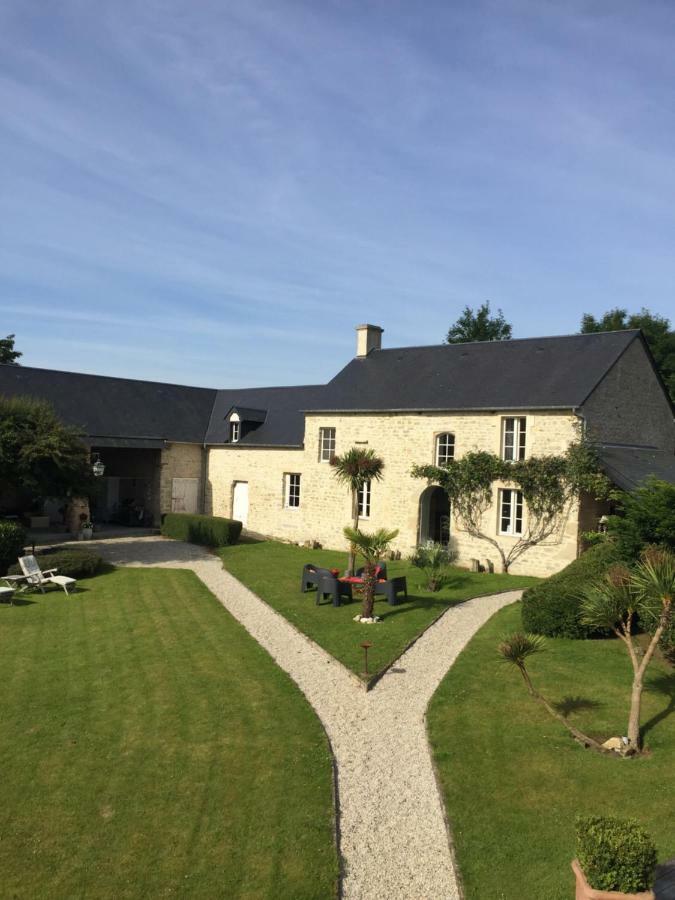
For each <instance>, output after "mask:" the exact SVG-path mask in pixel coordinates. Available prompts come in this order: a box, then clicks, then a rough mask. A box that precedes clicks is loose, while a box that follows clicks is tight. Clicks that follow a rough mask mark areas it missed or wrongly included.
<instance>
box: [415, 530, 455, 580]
mask: <svg viewBox="0 0 675 900" xmlns="http://www.w3.org/2000/svg"><path fill="white" fill-rule="evenodd" d="M455 559H457V553H456V552H455V551H454V550H451V549H450V548H449V547H446V546H445V545H444V544H435V543H433V542H431V541H430V542H429V543H426V544H420V545H419V547H416V548H415V552H414V553H413V555H412V556H411V557H410V562H411V563H412V564H413V565H414V566H417V568H418V569H422V571H423V572H424V575H425V576H426V588H427V590H429V591H440V589H441V588H442V587H443V585H444V584H445V583H446V581H447V580H448V575H449V573H450V566H451V565H452V563H453V562H454V561H455Z"/></svg>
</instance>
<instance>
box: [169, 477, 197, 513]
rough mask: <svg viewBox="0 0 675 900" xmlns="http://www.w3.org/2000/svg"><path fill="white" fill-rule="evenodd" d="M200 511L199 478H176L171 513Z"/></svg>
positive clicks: (172, 487)
mask: <svg viewBox="0 0 675 900" xmlns="http://www.w3.org/2000/svg"><path fill="white" fill-rule="evenodd" d="M198 509H199V478H174V479H173V481H172V483H171V512H182V513H196V512H197V511H198Z"/></svg>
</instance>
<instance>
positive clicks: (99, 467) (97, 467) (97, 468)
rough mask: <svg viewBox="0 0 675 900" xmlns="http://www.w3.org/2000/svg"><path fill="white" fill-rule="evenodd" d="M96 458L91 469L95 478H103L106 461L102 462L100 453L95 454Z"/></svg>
mask: <svg viewBox="0 0 675 900" xmlns="http://www.w3.org/2000/svg"><path fill="white" fill-rule="evenodd" d="M95 456H96V459H95V460H94V462H93V464H92V467H91V471H92V472H93V473H94V478H101V476H102V475H103V473H104V472H105V463H102V462H101V457H100V456H99V455H98V453H96V454H95Z"/></svg>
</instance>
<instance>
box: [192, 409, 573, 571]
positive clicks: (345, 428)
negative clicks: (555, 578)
mask: <svg viewBox="0 0 675 900" xmlns="http://www.w3.org/2000/svg"><path fill="white" fill-rule="evenodd" d="M505 415H524V416H525V417H526V419H527V452H528V454H536V455H541V454H545V453H559V452H562V451H564V450H565V448H566V447H567V446H568V445H569V443H570V442H571V441H573V440H574V439H575V437H576V436H577V418H576V417H575V416H574V415H572V413H571V411H570V413H567V414H565V413H562V414H561V413H559V412H556V413H553V412H546V411H542V412H537V413H527V412H524V411H522V412H519V411H518V410H514V411H513V412H509V413H507V414H503V413H491V412H485V413H480V412H478V413H468V414H429V413H425V414H421V415H417V414H400V413H381V414H369V415H361V414H351V415H338V414H316V415H312V414H308V415H307V416H306V420H305V443H304V447H303V448H302V449H298V450H282V449H271V448H269V449H266V448H252V447H218V448H211V449H210V450H209V456H208V470H207V489H206V495H207V511H208V512H211V513H213V514H214V515H221V516H226V517H230V516H231V515H232V502H233V485H234V482H235V481H246V482H248V491H249V513H248V522H247V527H248V528H249V529H250V530H251V531H257V532H260V533H262V534H266V535H269V536H273V537H277V538H281V539H282V540H290V541H299V542H304V541H306V540H317V541H319V542H321V543H322V544H323V545H324V546H326V547H342V546H344V537H343V535H342V528H343V526H344V525H346V524H348V523H350V521H351V499H350V495H349V492H348V490H347V489H346V488H345V487H344V486H343V485H341V484H339V483H338V481H337V480H336V478H335V476H334V474H333V470H332V469H331V467H330V465H329V464H328V463H327V462H321V461H320V460H319V431H320V429H321V428H322V427H331V428H335V430H336V453H338V454H339V453H341V452H343V451H344V450H346V449H349V448H350V447H352V446H362V447H368V448H372V449H373V450H375V452H376V453H377V454H378V456H381V457H382V459H383V460H384V464H385V467H384V477H383V479H382V481H381V482H377V483H374V484H373V485H372V488H371V512H370V517H369V518H368V520H362V521H363V526H364V527H365V528H368V529H376V528H381V527H387V528H398V529H399V535H398V538H397V539H396V541H395V544H394V546H395V548H396V549H398V550H400V551H401V553H403V554H409V553H410V552H411V551H412V550H413V548H414V547H415V545H416V544H417V542H418V536H419V529H420V499H421V496H422V494H423V493H424V491H425V490H426V488H427V485H426V484H425V482H424V481H421V480H420V479H417V478H413V477H412V476H411V474H410V470H411V467H412V466H413V465H414V464H415V463H422V464H424V463H431V462H433V461H434V452H435V438H436V435H438V434H440V433H444V432H450V433H452V434H454V435H455V455H456V456H461V455H462V454H463V453H466V452H467V451H469V450H477V449H486V450H491V451H493V452H495V453H499V452H500V447H501V439H502V438H501V435H502V422H503V418H504V416H505ZM291 473H297V474H299V475H300V476H301V495H300V506H299V507H297V508H288V507H287V506H286V505H285V490H284V485H285V476H286V475H288V474H291ZM500 487H501V485H496V486H495V505H494V507H493V509H491V510H490V511H489V512H488V514H487V516H486V518H487V520H488V521H486V523H485V528H486V532H487V533H489V534H493V535H495V537H496V536H497V525H498V523H497V503H496V500H497V496H496V495H497V491H498V490H499V488H500ZM577 532H578V528H577V510H576V508H575V509H573V510H571V512H570V515H569V517H568V519H567V521H566V523H565V527H564V529H563V533H562V534H561V535H559V536H556V539H555V540H554V539H551V541H549V542H548V543H547V544H546V545H540V546H538V547H535V548H532V549H531V550H529V551H528V552H527V554H526V555H525V556H523V557H522V558H521V559H520V560H519V561H518V562H517V563H515V564H514V565H513V567H512V571H513V572H527V573H531V574H541V575H545V574H550V573H551V572H554V571H557V570H559V569H560V568H562V567H563V566H564V565H566V564H567V563H568V562H570V561H571V560H572V559H574V558H575V557H576V555H577ZM451 533H452V538H453V542H454V543H455V545H456V547H457V550H458V553H459V562H460V563H461V564H464V565H467V564H468V563H469V560H470V559H471V558H474V557H475V558H479V559H482V560H485V559H490V560H491V561H492V562H493V564H494V566H495V569H496V570H499V566H500V561H499V554H498V553H497V551H496V550H495V548H493V547H491V546H490V545H488V544H487V543H486V542H484V541H478V540H475V539H473V538H471V537H470V536H469V535H467V534H466V533H464V532H461V531H460V530H459V529H458V527H457V524H456V523H453V525H452V527H451ZM514 540H515V538H510V537H506V536H500V537H499V541H500V543H502V545H503V546H505V547H507V546H508V544H509V542H511V543H512V542H513V541H514Z"/></svg>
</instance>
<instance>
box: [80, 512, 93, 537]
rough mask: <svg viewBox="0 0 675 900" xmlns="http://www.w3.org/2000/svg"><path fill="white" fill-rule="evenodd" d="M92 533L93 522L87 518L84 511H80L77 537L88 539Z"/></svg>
mask: <svg viewBox="0 0 675 900" xmlns="http://www.w3.org/2000/svg"><path fill="white" fill-rule="evenodd" d="M93 534H94V523H93V522H91V521H90V520H89V516H88V515H87V514H86V513H80V530H79V532H78V534H77V539H78V540H80V541H90V540H91V538H92V535H93Z"/></svg>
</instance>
